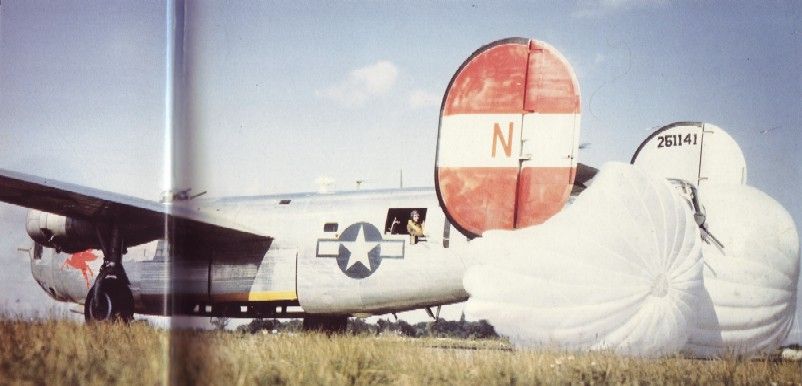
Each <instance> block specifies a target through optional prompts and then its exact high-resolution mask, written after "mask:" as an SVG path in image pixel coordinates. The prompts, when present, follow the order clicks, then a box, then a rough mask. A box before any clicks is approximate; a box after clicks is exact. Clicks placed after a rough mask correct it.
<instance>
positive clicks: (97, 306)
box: [84, 225, 134, 323]
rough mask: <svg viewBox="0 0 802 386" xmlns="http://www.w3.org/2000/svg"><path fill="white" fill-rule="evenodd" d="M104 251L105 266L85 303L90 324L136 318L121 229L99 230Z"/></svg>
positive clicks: (97, 227)
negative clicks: (125, 267)
mask: <svg viewBox="0 0 802 386" xmlns="http://www.w3.org/2000/svg"><path fill="white" fill-rule="evenodd" d="M95 229H96V232H97V236H98V240H99V241H100V246H101V249H102V250H103V266H101V267H100V272H98V275H97V278H96V279H95V284H94V285H93V286H92V288H90V289H89V293H88V294H86V301H85V302H84V317H85V318H86V322H87V323H92V322H101V321H114V320H119V321H123V322H129V321H131V320H133V318H134V296H133V295H132V294H131V289H130V288H129V287H128V284H129V282H128V276H127V275H126V274H125V269H124V268H123V264H122V255H123V238H122V235H120V231H119V228H118V227H117V226H114V225H112V226H110V227H106V228H101V227H100V226H96V227H95Z"/></svg>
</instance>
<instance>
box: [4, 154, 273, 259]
mask: <svg viewBox="0 0 802 386" xmlns="http://www.w3.org/2000/svg"><path fill="white" fill-rule="evenodd" d="M0 201H4V202H7V203H10V204H14V205H19V206H24V207H27V208H31V209H38V210H41V211H44V212H50V213H55V214H58V215H62V216H70V217H73V218H77V219H83V220H88V221H91V222H94V223H107V222H114V223H116V224H117V226H118V227H119V229H120V231H121V232H122V233H123V235H124V236H125V239H126V240H127V241H126V244H128V245H129V246H131V245H137V244H141V243H145V242H148V241H152V240H156V239H161V238H165V237H166V236H165V232H166V231H165V230H166V229H167V227H166V224H168V222H167V220H170V221H169V224H170V225H171V229H172V232H176V233H177V234H178V235H180V236H182V237H189V238H190V239H199V240H203V241H204V243H218V242H219V243H225V244H229V243H246V244H251V243H253V242H256V243H258V244H264V243H266V242H269V240H270V237H269V236H268V235H265V234H262V233H260V232H257V231H255V230H252V229H247V228H246V227H244V226H242V225H240V224H236V223H234V222H232V221H230V220H228V219H225V218H221V217H216V216H213V215H210V214H208V213H205V212H201V211H199V210H198V209H197V208H193V207H192V206H190V205H191V202H189V201H176V202H173V203H167V204H165V203H159V202H155V201H150V200H144V199H141V198H136V197H130V196H125V195H122V194H116V193H111V192H106V191H102V190H98V189H92V188H88V187H84V186H80V185H75V184H70V183H65V182H60V181H56V180H52V179H47V178H41V177H36V176H32V175H28V174H23V173H18V172H13V171H8V170H4V169H0Z"/></svg>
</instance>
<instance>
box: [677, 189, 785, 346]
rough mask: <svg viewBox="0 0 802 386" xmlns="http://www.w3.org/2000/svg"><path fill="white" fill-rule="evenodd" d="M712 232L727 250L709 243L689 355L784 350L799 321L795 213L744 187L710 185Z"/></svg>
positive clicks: (704, 197)
mask: <svg viewBox="0 0 802 386" xmlns="http://www.w3.org/2000/svg"><path fill="white" fill-rule="evenodd" d="M700 198H701V202H702V204H703V205H704V207H705V210H706V212H707V221H706V222H707V229H708V230H709V231H710V234H712V235H713V236H714V237H715V238H716V239H718V240H719V241H720V242H721V244H722V245H723V249H719V248H718V247H716V246H715V245H712V244H707V243H705V244H704V245H703V248H702V249H703V254H704V262H705V264H704V271H703V272H704V288H705V294H704V295H705V296H704V298H703V300H702V302H701V304H700V309H699V318H698V321H699V323H698V325H696V326H695V327H694V328H693V329H692V330H691V334H690V338H689V342H688V345H687V347H686V348H685V351H686V352H688V353H689V354H691V355H695V356H702V357H714V356H722V355H729V354H739V355H752V354H757V353H760V352H767V351H771V350H773V349H775V348H777V347H778V346H779V345H780V344H781V343H782V342H783V340H784V339H785V338H786V336H787V335H788V333H789V331H790V329H791V324H792V323H793V320H794V312H795V305H796V289H797V280H798V277H799V236H798V234H797V231H796V227H795V225H794V221H793V219H792V218H791V216H790V215H789V214H788V212H787V211H786V210H785V209H784V208H783V207H782V206H780V204H779V203H777V202H776V201H775V200H774V199H772V198H771V197H769V196H767V195H766V194H764V193H763V192H761V191H759V190H757V189H755V188H752V187H749V186H744V185H714V184H710V185H704V186H703V187H702V190H701V191H700Z"/></svg>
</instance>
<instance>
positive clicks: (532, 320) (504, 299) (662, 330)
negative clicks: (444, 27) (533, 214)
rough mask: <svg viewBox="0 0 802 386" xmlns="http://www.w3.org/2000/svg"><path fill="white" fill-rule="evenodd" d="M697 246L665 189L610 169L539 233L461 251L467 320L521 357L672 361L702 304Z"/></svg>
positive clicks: (681, 205)
mask: <svg viewBox="0 0 802 386" xmlns="http://www.w3.org/2000/svg"><path fill="white" fill-rule="evenodd" d="M701 244H702V242H701V240H700V236H699V229H698V226H697V224H696V223H695V222H694V219H693V217H692V215H691V211H690V209H689V207H688V204H687V203H686V201H685V200H683V199H682V198H681V197H680V196H679V195H678V194H677V192H676V191H675V189H674V188H672V187H671V185H669V184H668V183H667V182H666V181H665V179H662V178H655V177H652V176H650V175H648V174H647V173H645V172H644V171H642V170H641V169H639V168H638V167H636V166H631V165H626V164H620V163H613V164H607V165H605V166H604V167H603V168H602V169H601V171H600V172H599V174H598V175H597V176H596V178H595V181H594V183H593V184H592V185H591V186H590V187H589V188H588V189H587V190H585V191H584V192H583V193H582V194H581V195H580V196H579V197H578V198H577V199H576V200H575V202H574V203H573V204H572V205H570V206H569V207H567V208H565V209H564V210H563V211H561V212H560V213H558V214H557V215H556V216H554V217H553V218H551V219H550V220H548V221H547V222H545V223H544V224H542V225H539V226H533V227H529V228H525V229H520V230H515V231H489V232H486V233H485V234H484V235H483V236H482V238H481V239H477V240H474V241H473V242H472V243H471V244H470V245H469V246H468V259H467V262H469V263H471V262H472V263H474V264H476V265H474V266H472V267H470V268H469V269H468V270H467V272H466V274H465V277H464V279H463V284H464V285H465V289H466V290H467V291H468V293H469V294H470V299H469V300H468V302H467V304H466V308H465V312H466V314H467V315H468V316H470V317H473V318H481V319H487V320H489V321H490V323H491V324H493V325H494V326H495V327H496V329H497V330H498V331H499V332H501V333H502V334H504V335H507V336H509V337H510V338H511V340H512V341H513V342H514V343H515V344H517V345H519V346H524V347H546V348H556V349H569V350H598V349H609V350H613V351H615V352H618V353H624V354H630V355H641V356H658V355H664V354H671V353H675V352H678V351H679V350H680V349H681V348H682V347H683V346H684V345H685V342H686V340H687V332H688V329H689V326H690V325H693V324H694V320H693V318H694V312H695V310H696V307H697V304H696V303H697V301H698V299H699V297H700V295H701V290H702V267H701V264H702V260H701ZM483 261H486V262H488V263H483ZM489 262H493V264H489Z"/></svg>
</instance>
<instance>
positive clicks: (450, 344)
mask: <svg viewBox="0 0 802 386" xmlns="http://www.w3.org/2000/svg"><path fill="white" fill-rule="evenodd" d="M800 370H801V369H800V363H799V362H783V361H768V360H751V361H748V360H738V359H722V360H711V361H703V360H691V359H684V358H668V359H655V360H646V359H634V358H624V357H620V356H616V355H611V354H607V353H588V354H579V355H577V354H566V353H554V352H529V351H518V350H511V349H510V348H509V346H508V345H507V344H506V343H504V342H502V341H496V340H493V341H488V340H484V341H482V340H480V341H465V340H450V339H404V338H399V337H393V336H380V337H376V336H338V337H327V336H325V335H319V334H295V335H291V334H287V335H261V334H255V335H251V334H240V333H234V332H219V331H206V332H192V331H180V332H172V333H171V332H168V331H164V330H159V329H155V328H153V327H151V326H149V325H147V324H144V323H133V324H131V325H128V326H126V325H119V324H103V325H93V326H84V325H83V324H80V323H76V322H64V321H44V322H33V323H32V322H21V321H0V383H2V384H113V383H121V384H145V385H153V384H167V383H171V384H200V385H224V384H232V385H233V384H236V385H242V384H327V385H328V384H333V385H354V384H358V385H362V384H401V385H418V384H470V385H499V384H505V385H506V384H556V383H585V384H605V383H616V384H635V383H638V384H642V383H651V384H664V383H671V384H678V383H682V384H764V385H765V384H780V385H783V384H802V374H801V372H802V371H800Z"/></svg>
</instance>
